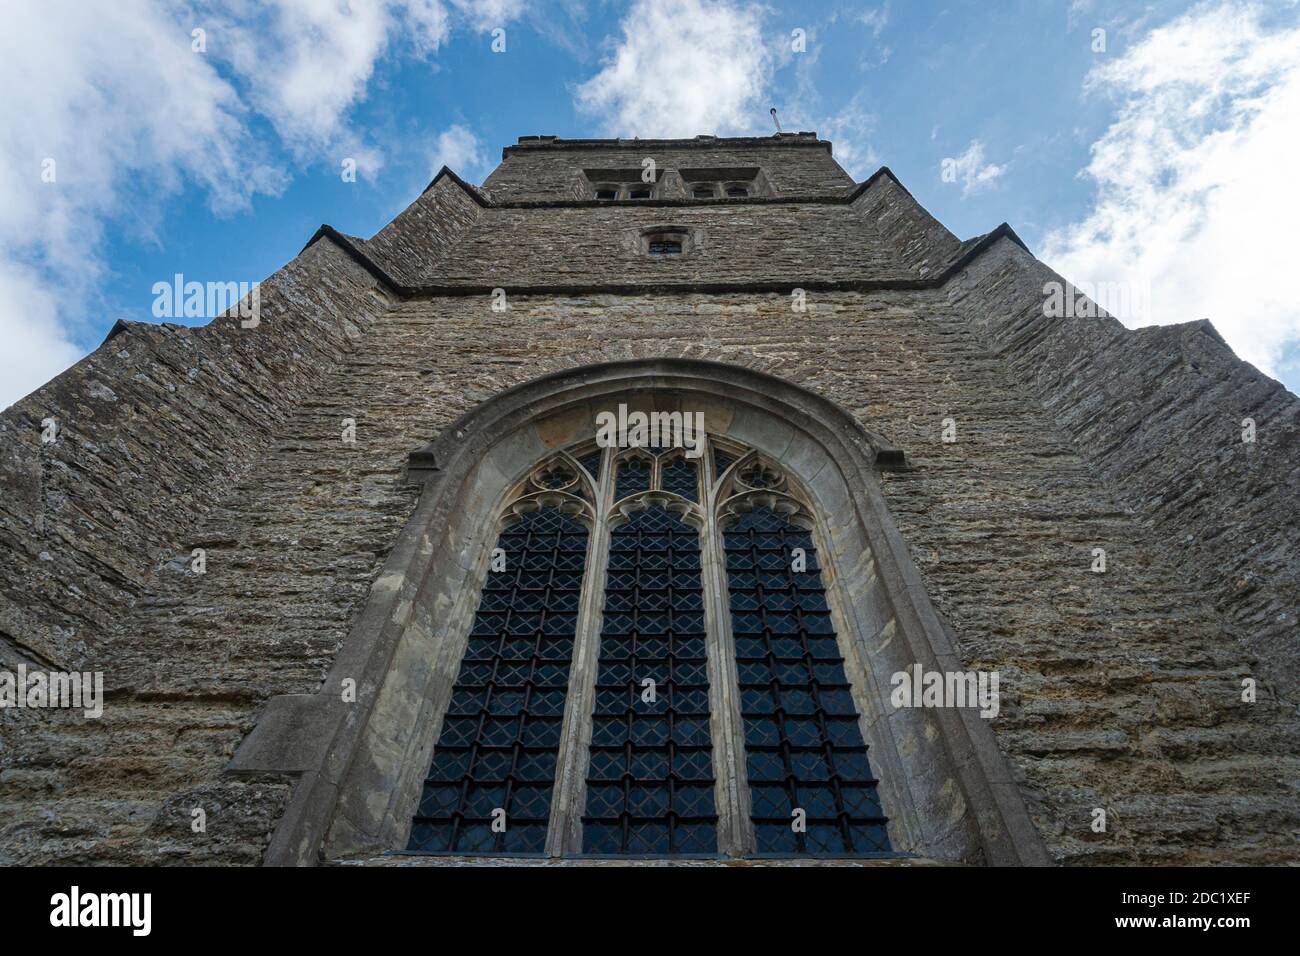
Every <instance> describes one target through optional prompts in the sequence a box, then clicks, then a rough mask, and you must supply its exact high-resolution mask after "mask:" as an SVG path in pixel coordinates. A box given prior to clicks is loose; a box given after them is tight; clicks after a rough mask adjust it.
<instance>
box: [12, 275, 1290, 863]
mask: <svg viewBox="0 0 1300 956" xmlns="http://www.w3.org/2000/svg"><path fill="white" fill-rule="evenodd" d="M812 304H813V311H812V312H811V313H809V314H804V315H798V314H795V313H792V312H791V310H790V307H789V301H788V297H786V296H782V295H776V294H773V295H763V296H755V295H747V294H734V295H720V296H689V297H679V296H590V297H572V298H552V297H536V298H531V299H518V298H517V299H515V300H513V301H512V304H511V309H510V311H509V312H507V313H493V312H491V311H490V309H489V307H488V306H489V303H488V300H487V298H486V297H459V298H437V299H427V300H419V301H411V302H406V303H403V304H401V305H399V306H397V307H395V308H394V309H392V310H391V311H389V312H387V313H385V314H384V315H382V316H380V317H379V318H378V319H377V320H376V322H375V324H374V326H373V328H372V329H371V331H370V333H369V334H368V335H366V336H365V338H364V339H363V340H361V341H360V342H359V343H358V347H357V348H355V349H354V350H353V351H351V352H350V353H349V354H348V355H347V356H346V357H345V358H344V359H343V361H342V362H341V363H340V365H339V367H338V368H337V369H336V370H335V371H334V372H333V373H331V374H330V375H328V376H327V377H326V378H325V379H323V380H321V381H320V382H319V383H318V385H317V387H316V388H315V389H314V390H313V391H312V394H311V395H310V396H308V397H306V398H305V399H304V400H303V401H302V402H301V403H300V404H298V405H297V407H296V408H295V409H294V410H293V412H292V414H291V415H290V416H289V417H288V418H287V419H286V420H285V421H284V423H283V425H282V427H281V428H279V429H278V430H277V435H276V440H275V443H274V445H273V447H271V448H270V449H269V450H267V451H266V453H265V454H264V455H263V456H262V458H261V461H260V463H259V465H258V468H257V470H256V471H255V472H250V473H248V474H247V475H246V476H245V477H244V478H243V480H241V481H240V482H238V483H237V484H234V485H233V486H231V487H230V488H229V489H228V493H227V494H226V495H225V496H224V498H223V500H222V501H221V502H220V504H219V506H218V507H215V508H213V509H212V510H211V511H210V512H209V514H208V515H207V520H206V521H204V522H203V524H202V525H201V526H200V527H199V528H198V529H197V530H196V531H195V532H194V533H193V534H192V535H191V536H190V538H189V540H186V541H184V542H183V543H182V544H183V546H188V545H191V544H201V545H203V546H206V547H208V548H209V564H208V573H207V574H206V575H204V576H202V577H198V576H194V575H186V574H184V573H182V572H180V571H176V572H173V573H170V574H168V575H167V576H165V577H164V576H161V575H160V576H158V577H157V578H155V580H154V581H153V582H152V586H151V588H150V589H149V592H148V593H147V594H146V595H144V596H143V597H142V598H141V600H140V601H139V602H138V603H137V605H136V610H135V612H134V614H133V615H132V616H131V617H130V619H129V620H128V621H126V622H125V623H124V626H123V627H122V629H121V630H120V631H119V632H118V633H117V635H116V636H115V638H114V641H113V646H112V649H111V656H112V660H113V666H114V667H115V668H118V669H122V670H125V671H127V672H129V673H132V674H139V675H142V676H140V677H138V678H136V679H135V680H134V687H133V690H132V694H133V696H131V697H129V698H127V699H123V700H122V701H120V702H118V703H116V704H115V705H114V706H112V707H110V709H109V712H108V713H107V714H106V715H105V718H104V720H103V722H102V723H101V724H100V726H99V727H96V728H93V730H94V731H95V732H96V734H95V736H94V739H93V740H91V739H90V737H89V735H88V734H87V732H86V730H85V725H84V724H82V725H81V726H80V727H75V728H74V727H71V726H59V727H58V728H57V729H49V728H40V729H37V728H32V729H30V730H29V732H28V733H27V735H26V736H25V737H24V738H22V739H21V740H20V742H19V749H18V753H17V758H18V759H17V765H18V766H20V767H24V768H26V767H33V766H35V767H39V776H34V775H33V774H34V773H35V771H27V773H28V776H26V777H21V778H20V787H19V788H18V789H17V790H14V789H13V788H12V787H11V788H9V793H8V796H7V797H6V798H5V801H4V802H5V806H4V807H3V809H4V811H5V813H6V815H7V819H9V820H11V821H12V822H11V823H10V824H9V825H8V827H7V830H6V833H5V835H4V837H3V838H0V844H3V845H5V846H7V847H9V848H10V849H9V852H10V854H11V856H12V858H15V859H22V860H39V859H42V858H43V857H44V855H46V854H53V855H59V856H64V855H66V854H69V853H72V854H73V855H74V856H77V857H78V858H80V859H85V860H95V861H99V860H105V859H117V860H123V859H125V860H136V861H145V860H150V859H159V858H161V859H177V860H179V859H186V860H209V861H217V862H253V861H255V860H256V859H257V857H258V854H259V853H260V847H261V846H263V845H264V842H265V840H266V838H267V835H268V834H269V832H270V829H271V828H272V826H273V824H274V821H275V819H276V817H277V815H278V812H279V808H280V807H281V806H282V801H283V800H284V796H285V789H284V782H283V781H266V780H252V781H249V780H232V779H230V778H228V777H225V776H224V775H223V774H222V768H223V767H224V765H225V762H226V760H228V758H229V756H230V754H231V753H232V752H233V749H234V747H235V746H236V745H237V743H238V741H239V739H240V737H241V730H246V729H247V728H248V727H251V725H252V722H253V720H254V719H255V717H256V713H257V707H258V704H259V703H260V702H262V701H264V700H265V699H266V698H267V697H269V696H271V695H273V694H279V693H310V692H312V691H314V690H315V689H316V687H317V686H318V685H319V681H320V679H321V677H322V676H323V674H324V672H325V670H326V668H327V667H328V665H329V662H330V659H331V657H332V654H333V653H334V650H335V649H336V648H337V646H338V645H339V643H340V642H341V641H342V640H343V637H344V636H345V635H346V633H347V627H348V624H349V621H350V619H351V617H352V616H353V615H354V614H355V613H356V612H357V611H358V610H359V608H360V606H361V605H362V603H363V602H364V600H365V597H366V594H367V590H368V587H369V585H370V583H371V582H372V580H373V578H374V576H375V575H376V573H377V571H378V569H379V567H380V564H381V562H382V559H383V557H384V555H385V553H386V551H387V548H388V546H389V544H390V542H391V541H392V540H393V538H394V536H395V535H396V533H397V531H398V529H399V528H400V527H401V525H402V523H403V521H404V520H405V518H406V517H407V515H408V514H409V513H410V511H411V509H412V507H413V505H414V498H413V495H412V492H411V491H410V490H409V489H408V488H406V487H405V486H404V485H403V484H402V481H401V476H402V469H403V465H404V461H405V457H406V454H407V453H408V452H409V451H410V450H411V449H413V448H416V447H419V446H421V445H423V444H424V443H425V442H426V441H428V440H429V439H431V438H432V437H434V436H435V435H436V434H437V432H438V430H439V429H440V428H442V427H445V426H446V425H447V424H448V423H449V422H451V421H452V420H454V419H455V418H456V417H457V416H458V415H460V414H461V413H462V412H464V411H466V410H467V409H469V408H470V407H472V406H473V405H474V404H475V403H477V402H478V401H480V400H482V399H484V398H486V397H488V396H490V395H492V394H494V393H495V392H496V391H498V390H500V389H502V388H505V387H508V386H510V385H514V384H517V383H520V382H523V381H526V380H528V379H531V378H534V377H536V376H537V375H541V374H544V373H546V372H547V371H550V370H552V369H556V368H562V367H569V366H576V365H582V364H587V363H589V362H597V361H603V360H610V359H618V358H634V357H637V356H657V355H691V356H696V357H703V358H710V359H715V360H719V361H726V362H732V363H735V364H740V365H745V366H750V367H755V368H761V369H764V370H767V371H770V372H773V373H774V374H778V375H782V376H784V377H786V378H788V379H789V380H791V381H794V382H797V383H800V384H802V385H805V386H806V387H809V388H812V389H814V390H816V391H818V392H820V393H822V394H824V395H826V396H827V397H829V398H831V399H833V400H835V401H837V402H839V403H841V404H842V405H843V406H844V407H845V408H847V409H848V410H850V411H851V412H852V413H854V414H856V415H858V416H859V417H860V418H861V419H862V421H863V422H864V424H866V425H867V427H869V428H871V429H872V430H874V431H877V432H879V433H881V434H882V435H884V436H885V437H886V438H887V439H889V440H891V441H893V442H894V443H896V444H898V445H899V446H901V447H902V448H904V449H905V450H906V452H907V454H908V457H909V460H910V462H911V465H912V470H910V471H907V472H904V473H890V474H888V475H887V477H886V484H885V489H886V493H887V496H888V498H889V501H890V504H891V507H892V509H893V510H894V513H895V516H896V518H897V520H898V522H899V524H900V527H901V529H902V531H903V534H904V536H905V537H906V538H907V540H908V541H909V544H910V546H911V548H912V551H913V555H914V557H915V559H916V561H917V563H918V565H919V566H920V568H921V570H922V573H923V575H924V576H925V579H926V581H927V585H928V586H929V589H930V593H931V595H932V596H933V597H934V599H935V601H936V603H937V605H938V607H939V609H940V610H941V612H942V613H943V614H944V615H945V616H946V617H947V619H948V620H949V622H950V623H951V624H952V625H953V627H954V628H955V630H956V632H957V634H958V637H959V641H960V649H961V652H962V654H963V655H964V656H965V657H966V660H967V663H968V664H969V665H970V666H972V667H989V668H991V667H996V668H998V669H999V670H1000V671H1001V672H1002V678H1003V684H1002V693H1003V698H1002V699H1003V711H1002V715H1001V717H1000V718H998V720H997V721H995V724H994V727H995V730H996V732H997V735H998V738H999V741H1000V744H1001V746H1002V747H1003V749H1004V750H1005V752H1006V753H1007V754H1008V756H1009V757H1010V759H1011V762H1012V765H1013V767H1014V768H1016V772H1017V773H1018V774H1019V775H1020V777H1021V780H1022V784H1023V786H1024V789H1025V792H1026V794H1027V796H1028V798H1029V800H1030V803H1031V809H1032V812H1033V815H1034V818H1035V820H1036V821H1037V823H1038V824H1039V826H1040V827H1041V828H1042V830H1043V833H1044V836H1045V838H1046V840H1047V842H1048V845H1049V847H1050V848H1051V850H1052V852H1053V853H1054V855H1055V856H1056V857H1057V858H1058V859H1060V860H1062V861H1065V862H1078V863H1082V862H1121V861H1142V862H1161V863H1174V862H1180V863H1195V862H1241V861H1259V862H1269V861H1281V860H1284V859H1292V858H1293V856H1294V847H1293V846H1291V845H1290V844H1289V841H1288V839H1287V837H1286V836H1285V834H1287V833H1288V832H1290V831H1291V830H1293V829H1294V828H1295V826H1296V824H1297V822H1300V821H1297V809H1296V800H1295V793H1294V780H1295V779H1296V778H1297V774H1296V773H1295V770H1296V768H1297V759H1296V755H1295V741H1296V730H1297V727H1296V723H1295V719H1294V717H1293V716H1291V715H1290V714H1289V712H1286V711H1283V710H1282V709H1280V708H1277V707H1273V706H1268V705H1265V704H1260V705H1256V706H1249V705H1244V704H1241V702H1240V699H1239V686H1238V685H1239V680H1240V677H1241V676H1242V675H1243V674H1245V673H1247V672H1248V666H1247V664H1246V662H1245V660H1244V658H1243V656H1242V655H1241V653H1240V652H1239V651H1238V650H1237V649H1236V648H1235V647H1234V646H1233V645H1231V644H1229V643H1226V642H1225V641H1224V640H1223V639H1222V636H1221V635H1220V633H1219V630H1218V628H1217V626H1216V624H1215V622H1214V620H1213V616H1212V614H1211V613H1210V612H1209V610H1208V609H1206V608H1205V607H1204V605H1203V602H1201V601H1199V600H1198V597H1197V595H1196V594H1195V593H1194V592H1191V591H1189V590H1188V589H1187V588H1186V586H1185V582H1184V581H1182V580H1181V579H1180V578H1179V576H1178V575H1177V574H1176V573H1173V572H1172V571H1171V569H1170V566H1169V564H1168V562H1167V561H1165V560H1164V559H1163V557H1162V554H1161V549H1160V548H1159V547H1158V546H1157V544H1156V543H1154V542H1153V541H1152V540H1150V539H1149V538H1148V536H1147V535H1146V533H1145V531H1144V529H1143V528H1142V527H1141V526H1140V525H1139V524H1138V523H1137V522H1136V521H1134V520H1133V518H1132V517H1131V516H1130V515H1128V514H1127V513H1126V512H1125V511H1124V510H1123V509H1122V508H1121V507H1120V506H1119V505H1118V504H1117V503H1116V502H1115V500H1114V499H1113V498H1112V497H1111V495H1110V494H1109V493H1108V492H1107V490H1106V489H1105V487H1104V485H1103V484H1102V483H1101V482H1099V481H1098V479H1097V476H1096V474H1095V472H1093V471H1092V469H1091V468H1090V467H1089V466H1088V465H1087V463H1086V462H1085V461H1083V460H1082V459H1081V458H1080V457H1079V456H1078V455H1077V454H1076V453H1075V452H1074V450H1073V449H1072V447H1071V445H1070V443H1069V440H1068V438H1067V436H1066V435H1064V434H1063V433H1061V432H1059V431H1058V430H1057V429H1056V426H1055V425H1054V424H1053V422H1052V421H1051V420H1050V418H1049V417H1048V415H1047V414H1046V413H1045V411H1044V409H1043V407H1042V405H1041V404H1040V403H1039V402H1037V401H1036V399H1035V398H1034V396H1033V395H1032V394H1031V393H1030V391H1029V390H1028V389H1027V388H1026V387H1025V386H1024V385H1023V384H1022V383H1021V382H1019V381H1018V380H1017V377H1016V376H1015V375H1014V374H1012V373H1011V372H1010V371H1009V370H1008V368H1007V366H1006V364H1005V363H1004V362H1002V360H1001V359H999V358H998V357H997V356H996V355H995V354H994V353H993V352H991V351H990V350H989V349H988V348H987V346H986V345H985V344H984V342H983V339H982V337H981V336H980V335H979V334H978V333H977V331H976V330H974V329H973V328H972V326H971V324H970V322H969V319H968V316H967V315H966V313H965V312H964V311H963V310H962V309H959V308H957V307H954V306H953V305H952V304H950V303H949V302H948V301H947V299H946V298H945V297H944V296H941V295H937V294H934V293H883V294H875V295H864V294H857V293H837V294H834V295H830V294H828V295H825V296H819V297H815V298H814V300H813V303H812ZM612 330H617V331H616V332H613V331H612ZM948 415H955V416H956V417H957V419H958V421H959V423H960V424H959V429H960V431H959V441H958V443H957V444H955V445H947V444H943V443H942V442H940V440H939V431H940V427H941V421H942V419H943V418H944V417H946V416H948ZM343 417H354V418H356V420H357V425H358V430H357V444H356V445H346V444H344V443H343V442H342V441H341V440H340V428H339V425H340V420H341V419H342V418H343ZM1098 541H1105V542H1108V543H1109V544H1110V549H1109V550H1110V555H1111V562H1112V567H1113V568H1114V569H1115V572H1114V573H1109V574H1107V575H1094V574H1091V573H1089V571H1088V567H1089V563H1090V558H1091V555H1090V548H1091V547H1092V546H1093V545H1094V543H1095V542H1098ZM192 701H205V702H206V704H205V707H204V709H203V710H197V709H188V710H186V712H185V713H184V714H183V715H182V717H181V719H180V720H178V721H177V722H176V723H175V724H172V725H168V726H167V732H169V733H173V734H176V735H177V739H178V741H180V743H181V746H179V747H177V746H173V747H172V748H171V750H170V751H167V752H164V753H162V754H159V753H158V752H157V747H158V743H159V734H160V733H161V731H160V730H159V729H158V728H157V727H156V725H157V724H158V723H159V722H160V721H162V720H164V717H163V716H162V715H163V714H164V713H165V712H164V711H162V710H160V707H168V708H177V707H184V708H191V707H192V704H191V703H190V702H192ZM68 738H72V739H68ZM105 738H107V739H105ZM1265 768H1267V769H1265ZM107 783H114V784H115V785H117V786H120V787H122V788H125V791H126V792H129V794H130V797H129V799H124V798H123V796H122V794H123V792H124V791H123V790H120V789H119V790H109V789H106V786H105V785H106V784H107ZM25 788H26V789H25ZM38 788H39V789H38ZM196 806H202V807H205V808H207V810H208V813H209V816H208V820H209V825H208V832H207V833H206V834H203V835H198V834H193V833H192V832H191V831H190V828H189V826H188V822H189V819H190V817H189V813H190V810H191V809H192V808H193V807H196ZM1096 806H1104V807H1106V808H1107V809H1108V810H1109V811H1110V813H1111V828H1110V830H1109V832H1108V833H1106V834H1094V833H1092V831H1091V829H1090V827H1089V823H1090V822H1091V815H1090V814H1091V810H1092V808H1093V807H1096ZM128 811H129V812H128ZM70 819H72V820H75V821H76V823H75V829H74V836H73V837H71V838H69V837H65V836H63V835H62V834H61V832H60V829H59V828H60V827H67V826H68V825H69V823H68V821H69V820H70Z"/></svg>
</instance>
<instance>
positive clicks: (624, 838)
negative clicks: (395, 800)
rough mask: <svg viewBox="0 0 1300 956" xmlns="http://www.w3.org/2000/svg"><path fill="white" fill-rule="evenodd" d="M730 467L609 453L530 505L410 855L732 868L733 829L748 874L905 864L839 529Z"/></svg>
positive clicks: (577, 468)
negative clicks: (827, 568) (823, 545)
mask: <svg viewBox="0 0 1300 956" xmlns="http://www.w3.org/2000/svg"><path fill="white" fill-rule="evenodd" d="M708 445H709V446H710V447H709V448H707V449H706V450H705V453H704V454H703V455H701V456H700V457H698V458H691V457H687V455H686V454H685V452H684V451H683V450H682V449H668V450H664V451H658V450H655V449H646V448H632V449H626V450H620V449H607V450H602V449H600V448H595V447H592V444H591V442H590V441H588V442H587V443H585V444H580V445H578V446H574V447H572V448H570V449H567V450H565V451H561V452H557V453H554V454H552V455H550V456H549V457H547V458H546V459H545V460H544V461H543V462H541V463H540V464H538V465H537V466H536V467H535V468H534V469H532V471H530V472H529V474H528V475H527V476H526V477H525V478H524V479H523V480H521V481H520V482H519V483H518V484H517V485H516V490H515V492H514V493H513V494H512V495H511V496H510V497H509V498H508V500H507V504H506V506H505V507H504V508H503V510H502V518H501V526H500V533H499V538H498V542H497V549H498V551H494V552H493V555H494V559H495V558H496V557H503V559H504V563H503V565H502V568H501V570H496V569H495V568H496V566H495V565H494V566H492V567H490V568H489V570H488V571H487V575H486V580H485V584H484V586H483V591H482V595H481V599H480V603H479V607H478V611H477V613H476V615H475V618H474V622H473V625H472V628H471V632H470V636H469V640H468V644H467V646H466V650H465V654H464V657H463V659H462V663H461V667H460V671H459V674H458V676H457V678H456V683H455V687H454V689H453V693H452V698H451V703H450V705H449V706H448V710H447V714H446V716H445V718H444V720H443V723H442V728H441V731H440V734H439V737H438V740H437V743H436V745H435V747H434V753H433V759H432V763H431V766H430V769H429V773H428V776H427V778H426V781H425V790H424V795H423V797H422V799H421V801H420V804H419V808H418V810H417V812H416V816H415V819H414V821H413V825H412V829H411V836H410V840H409V843H408V849H409V850H412V851H424V852H453V853H502V852H507V853H508V852H521V853H540V852H543V850H544V849H545V848H548V847H549V848H550V850H551V852H570V853H586V854H596V855H607V854H635V855H642V854H644V855H670V854H714V853H717V852H719V849H720V846H721V844H722V841H721V840H720V833H721V832H722V831H723V828H724V823H725V822H726V821H728V820H729V821H733V822H734V821H738V830H739V832H740V833H741V834H742V837H741V838H740V841H739V845H734V844H735V841H732V845H730V846H729V847H728V849H729V851H730V852H733V853H734V852H742V853H758V854H780V855H786V854H812V855H833V856H856V855H867V854H881V853H889V852H891V846H890V841H889V837H888V834H887V832H886V824H887V819H886V817H885V816H884V814H883V812H882V810H881V807H880V802H879V799H878V797H877V796H876V780H875V779H874V777H873V776H872V772H871V768H870V763H869V761H868V759H867V746H866V743H865V742H864V740H863V736H862V731H861V728H860V725H859V717H858V709H857V707H856V705H855V703H854V699H853V694H852V688H851V686H850V684H849V681H848V680H847V678H846V676H845V669H844V661H843V657H842V655H841V650H840V648H839V644H838V641H837V636H836V628H835V626H834V624H833V622H832V614H831V610H830V608H829V606H828V604H827V600H826V593H825V586H824V582H823V581H822V577H821V573H822V565H821V563H820V560H819V555H818V550H817V547H816V545H815V538H816V536H817V530H816V529H817V527H818V525H817V520H816V517H815V515H814V513H813V512H812V511H811V510H810V509H809V507H808V505H807V504H806V499H804V498H803V497H802V495H801V493H800V492H798V490H797V489H795V488H794V487H793V486H792V484H791V482H790V480H789V478H788V476H787V474H786V472H785V471H784V470H783V469H782V468H781V467H780V466H779V464H777V463H776V462H773V461H771V460H769V459H767V458H765V457H764V456H762V455H760V454H759V453H757V452H755V451H753V450H751V449H748V448H746V447H744V446H742V445H740V444H739V443H737V442H734V441H730V440H726V439H722V440H718V441H715V440H713V439H710V440H709V442H708ZM584 473H585V476H586V477H584ZM593 556H594V557H593ZM708 567H714V568H716V569H717V570H716V573H714V574H708V573H705V569H706V568H708ZM588 595H590V597H587V596H588ZM597 595H599V599H597V598H596V596H597ZM584 618H590V619H588V620H585V621H584ZM724 638H725V639H724ZM583 641H589V642H591V643H590V645H588V646H587V651H586V653H583V652H582V649H581V646H582V642H583ZM723 652H725V653H726V654H727V655H728V656H731V657H732V658H733V660H734V667H732V666H731V665H730V664H728V665H727V666H719V663H718V662H719V661H723V660H725V658H724V657H723V656H721V655H722V653H723ZM571 667H573V668H577V669H578V671H577V672H574V673H571ZM584 668H590V671H589V672H584V671H583V669H584ZM566 704H567V706H568V707H570V708H572V709H574V712H575V714H576V717H577V721H578V724H577V726H579V727H581V732H580V733H577V734H576V735H573V734H572V733H571V732H570V737H571V739H568V740H565V739H562V729H561V719H560V718H561V716H562V714H564V713H565V708H566ZM719 707H722V708H730V709H732V711H733V712H734V713H735V715H736V719H735V721H734V725H735V727H736V728H737V729H738V730H737V732H736V733H733V734H731V735H728V734H727V733H726V732H725V731H722V730H720V729H719V728H720V727H722V726H724V725H725V724H726V722H725V721H719V720H718V719H717V718H718V716H719V715H718V714H714V713H713V711H714V710H715V709H717V708H719ZM723 759H725V760H728V761H729V762H732V763H734V762H735V761H739V765H740V766H742V767H743V768H744V784H745V786H744V795H745V796H744V799H743V800H738V799H737V798H736V797H735V795H734V793H735V792H736V791H731V790H728V789H726V788H724V787H722V786H720V785H719V783H718V781H717V779H716V775H715V773H714V768H715V766H717V765H718V761H719V760H723ZM566 760H573V761H576V763H575V764H574V766H575V767H576V768H577V769H579V770H580V771H581V772H579V773H573V774H565V773H563V772H562V770H563V768H562V767H561V766H560V764H562V763H563V762H564V761H566ZM557 781H559V782H558V783H557ZM557 786H563V787H572V788H573V792H572V793H568V794H565V795H563V796H564V799H560V797H561V795H559V794H557V793H556V792H555V788H556V787H557ZM489 804H491V806H489ZM557 807H558V808H560V809H554V808H557ZM565 807H567V808H568V809H567V810H565V809H563V808H565ZM566 814H567V817H566V818H565V819H559V817H560V816H564V815H566ZM724 818H726V819H725V820H724ZM494 820H499V821H500V824H501V825H500V827H499V828H494V827H493V821H494ZM548 834H549V836H548ZM566 834H577V836H576V837H574V836H565V835H566Z"/></svg>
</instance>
